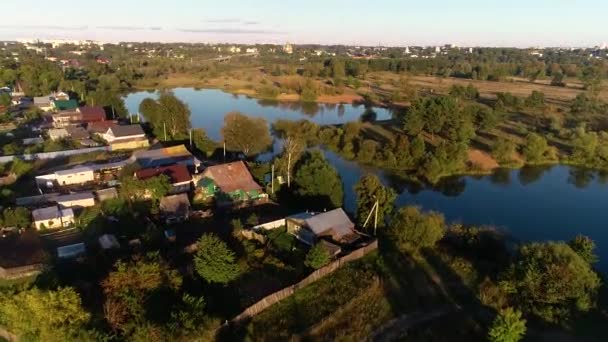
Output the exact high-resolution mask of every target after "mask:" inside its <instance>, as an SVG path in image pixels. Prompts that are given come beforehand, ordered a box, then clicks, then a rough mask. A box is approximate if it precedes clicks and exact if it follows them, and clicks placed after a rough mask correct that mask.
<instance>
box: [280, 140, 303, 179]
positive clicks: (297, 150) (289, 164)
mask: <svg viewBox="0 0 608 342" xmlns="http://www.w3.org/2000/svg"><path fill="white" fill-rule="evenodd" d="M305 147H306V146H304V143H303V142H302V141H300V140H299V139H297V138H295V137H287V138H286V139H285V142H284V143H283V156H282V157H281V161H280V162H281V163H280V165H284V171H285V173H286V174H287V187H288V188H291V173H292V170H293V166H294V165H295V164H296V163H297V162H298V161H299V160H300V157H301V156H302V153H304V148H305Z"/></svg>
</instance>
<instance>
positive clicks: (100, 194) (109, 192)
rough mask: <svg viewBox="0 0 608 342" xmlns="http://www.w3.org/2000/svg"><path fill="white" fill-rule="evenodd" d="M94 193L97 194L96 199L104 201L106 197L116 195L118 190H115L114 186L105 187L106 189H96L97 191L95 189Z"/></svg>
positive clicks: (115, 196)
mask: <svg viewBox="0 0 608 342" xmlns="http://www.w3.org/2000/svg"><path fill="white" fill-rule="evenodd" d="M95 194H97V199H99V200H100V201H105V200H108V199H112V198H117V197H118V191H116V188H107V189H101V190H97V191H95Z"/></svg>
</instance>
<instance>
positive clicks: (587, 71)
mask: <svg viewBox="0 0 608 342" xmlns="http://www.w3.org/2000/svg"><path fill="white" fill-rule="evenodd" d="M602 78H603V76H602V70H601V68H600V67H599V66H597V65H589V66H587V67H585V68H584V69H583V71H582V72H581V75H580V80H581V81H582V82H583V86H584V87H585V89H586V90H588V91H589V93H590V94H591V95H592V96H595V95H597V94H598V93H599V91H600V90H601V87H602Z"/></svg>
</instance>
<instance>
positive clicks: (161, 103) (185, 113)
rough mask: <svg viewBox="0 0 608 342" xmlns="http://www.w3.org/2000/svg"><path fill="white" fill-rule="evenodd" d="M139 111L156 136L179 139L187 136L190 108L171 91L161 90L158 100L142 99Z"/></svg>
mask: <svg viewBox="0 0 608 342" xmlns="http://www.w3.org/2000/svg"><path fill="white" fill-rule="evenodd" d="M139 111H140V113H142V114H143V115H144V117H145V118H146V121H147V122H148V123H149V124H150V125H151V126H152V130H153V132H154V135H156V136H157V137H158V138H161V139H164V138H165V131H166V134H167V139H169V140H181V139H186V138H187V137H188V130H189V129H190V108H188V105H187V104H186V103H184V102H183V101H182V100H180V99H179V98H177V96H175V94H173V93H172V92H163V93H161V94H160V97H159V98H158V100H153V99H144V100H143V101H142V102H141V103H140V104H139Z"/></svg>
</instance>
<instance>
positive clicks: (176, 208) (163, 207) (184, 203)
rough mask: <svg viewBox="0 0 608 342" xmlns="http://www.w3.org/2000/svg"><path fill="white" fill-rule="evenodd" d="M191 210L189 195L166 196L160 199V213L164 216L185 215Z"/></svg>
mask: <svg viewBox="0 0 608 342" xmlns="http://www.w3.org/2000/svg"><path fill="white" fill-rule="evenodd" d="M188 210H190V200H189V199H188V195H186V194H179V195H171V196H165V197H163V198H161V199H160V211H161V212H162V213H164V214H185V213H187V212H188Z"/></svg>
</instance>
